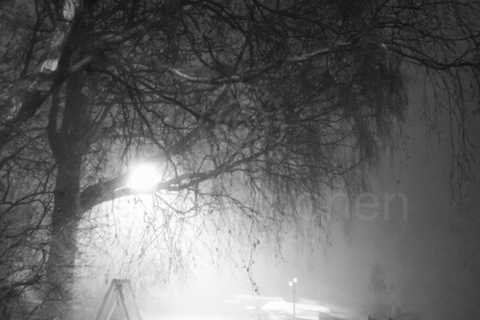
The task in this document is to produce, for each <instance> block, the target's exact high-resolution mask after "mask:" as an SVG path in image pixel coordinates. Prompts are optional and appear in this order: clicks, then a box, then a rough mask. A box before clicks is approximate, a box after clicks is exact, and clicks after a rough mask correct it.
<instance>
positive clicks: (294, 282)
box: [288, 277, 298, 320]
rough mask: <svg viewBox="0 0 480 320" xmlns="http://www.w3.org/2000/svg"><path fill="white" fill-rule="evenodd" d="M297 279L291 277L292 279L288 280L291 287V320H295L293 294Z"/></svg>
mask: <svg viewBox="0 0 480 320" xmlns="http://www.w3.org/2000/svg"><path fill="white" fill-rule="evenodd" d="M297 283H298V279H297V277H293V279H292V280H290V281H288V286H289V287H290V288H291V289H292V320H295V294H296V288H297Z"/></svg>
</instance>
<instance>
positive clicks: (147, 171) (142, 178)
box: [126, 162, 160, 192]
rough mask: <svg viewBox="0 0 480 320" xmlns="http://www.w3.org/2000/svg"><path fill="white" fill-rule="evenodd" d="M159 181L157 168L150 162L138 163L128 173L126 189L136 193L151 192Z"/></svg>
mask: <svg viewBox="0 0 480 320" xmlns="http://www.w3.org/2000/svg"><path fill="white" fill-rule="evenodd" d="M159 181H160V172H159V170H158V167H157V166H156V165H155V164H153V163H150V162H143V163H138V164H136V165H134V166H132V168H131V169H130V171H129V174H128V177H127V184H126V187H127V188H130V189H132V190H134V191H136V192H151V191H154V190H155V187H156V186H157V184H158V182H159Z"/></svg>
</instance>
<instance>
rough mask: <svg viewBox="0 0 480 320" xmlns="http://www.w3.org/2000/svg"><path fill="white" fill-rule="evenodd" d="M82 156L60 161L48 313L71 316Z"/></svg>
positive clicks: (55, 315) (48, 291) (62, 316)
mask: <svg viewBox="0 0 480 320" xmlns="http://www.w3.org/2000/svg"><path fill="white" fill-rule="evenodd" d="M80 168H81V158H79V157H78V156H76V157H71V158H70V159H67V160H65V163H61V164H58V173H57V179H56V191H55V207H54V211H53V213H52V222H51V239H50V251H49V258H48V263H47V288H46V289H47V292H46V293H47V294H46V301H45V303H46V305H45V310H46V315H47V316H48V318H50V319H53V317H52V316H54V317H56V318H58V319H69V318H70V313H71V310H70V308H71V306H72V298H73V296H72V289H73V281H74V266H75V254H76V252H77V250H76V233H77V226H78V220H79V215H80V212H79V189H80V184H79V181H80Z"/></svg>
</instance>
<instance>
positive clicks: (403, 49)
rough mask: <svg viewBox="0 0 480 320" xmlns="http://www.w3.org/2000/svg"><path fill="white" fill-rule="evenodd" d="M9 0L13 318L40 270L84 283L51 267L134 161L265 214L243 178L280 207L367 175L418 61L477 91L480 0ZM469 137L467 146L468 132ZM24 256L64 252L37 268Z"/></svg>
mask: <svg viewBox="0 0 480 320" xmlns="http://www.w3.org/2000/svg"><path fill="white" fill-rule="evenodd" d="M0 6H1V13H0V17H1V19H0V21H1V22H0V28H1V30H2V31H1V33H0V41H1V46H0V57H1V58H0V71H1V75H0V88H1V91H0V110H1V111H0V112H1V114H0V150H1V158H0V176H1V178H0V193H1V196H2V202H1V204H0V206H1V216H0V225H1V227H2V228H4V230H8V231H6V232H3V231H2V232H1V237H2V240H1V246H0V247H1V250H2V253H5V254H3V255H2V256H1V257H2V258H1V259H2V260H1V261H2V262H1V265H0V287H1V288H2V289H1V292H0V299H1V300H2V301H5V303H3V302H2V309H1V310H0V311H1V312H3V313H4V315H5V316H6V317H7V316H11V315H10V313H9V312H11V310H10V309H9V307H8V306H9V305H11V304H10V303H11V302H12V301H18V295H19V294H20V293H21V291H22V290H25V289H26V288H27V287H28V286H30V285H36V284H38V283H40V280H42V281H43V280H44V279H48V282H50V283H53V288H54V291H55V290H56V291H58V292H57V293H56V297H57V298H58V297H61V298H64V297H66V296H68V291H69V290H68V284H64V283H66V282H65V279H67V278H68V277H69V275H70V273H69V272H68V271H66V270H63V269H67V268H62V267H58V268H54V267H53V265H54V264H55V265H58V263H59V262H62V263H60V265H62V264H63V265H69V264H72V263H73V262H72V261H73V260H74V256H75V230H76V228H77V222H78V220H79V219H80V218H81V216H82V214H83V213H84V212H85V211H88V210H89V209H91V208H92V207H94V206H95V205H97V204H100V203H102V202H104V201H108V200H112V199H115V198H117V197H120V196H125V195H128V194H131V193H133V190H130V189H128V188H125V187H124V186H125V177H126V176H125V173H126V168H127V167H128V165H129V162H130V161H132V160H135V159H147V160H150V161H155V162H158V163H161V164H162V166H163V167H164V170H165V175H164V180H163V181H161V182H159V184H158V186H157V187H158V188H157V189H158V190H161V189H163V190H169V191H178V192H182V193H185V194H189V195H191V196H192V197H194V198H195V199H198V201H199V202H202V203H203V204H205V205H211V206H212V208H216V207H215V206H214V205H213V203H217V204H218V203H219V202H222V203H223V204H224V205H225V204H228V205H229V206H233V207H236V208H238V209H240V211H243V212H245V213H248V215H251V216H253V217H256V216H257V217H256V218H261V217H260V216H261V215H262V212H261V210H255V206H254V205H252V199H251V198H249V197H245V195H239V194H238V193H237V192H236V190H237V188H238V187H239V185H243V186H247V187H248V188H247V189H248V190H249V192H250V194H252V197H256V199H257V200H258V199H261V200H262V201H265V202H266V203H268V204H271V205H272V206H273V207H274V209H275V210H277V213H278V214H277V215H275V217H276V218H275V219H278V220H279V221H281V220H282V219H285V215H284V214H283V213H284V212H285V211H287V208H289V209H291V210H293V209H294V207H295V206H294V205H292V202H293V203H294V202H295V201H294V199H296V198H297V197H300V196H301V197H306V196H308V198H309V199H310V200H311V201H312V203H315V204H319V205H321V203H322V195H323V192H324V191H325V190H328V189H331V188H352V186H354V185H357V184H358V183H360V182H361V179H360V180H359V178H358V177H359V176H360V175H359V172H362V170H361V169H362V168H363V167H364V165H365V164H368V163H371V162H372V161H374V160H375V159H376V157H377V156H378V155H379V152H380V150H381V148H382V147H385V146H388V145H391V143H392V138H394V137H395V131H396V130H397V129H398V128H400V124H401V121H402V119H403V117H404V114H405V108H406V105H407V99H406V90H405V84H404V79H405V76H406V75H412V74H413V73H419V72H425V71H426V70H428V75H429V76H431V77H432V79H436V81H438V83H442V84H443V85H444V86H445V87H449V88H455V90H456V91H455V93H452V94H451V95H450V96H453V95H455V97H458V96H463V95H465V96H466V95H469V94H473V95H476V94H477V92H478V82H477V76H478V73H479V47H478V44H479V41H480V26H479V23H478V17H480V15H479V13H480V5H479V4H478V3H476V2H474V1H413V0H391V1H389V0H386V1H377V0H364V1H348V0H342V1H330V0H327V1H318V0H302V1H293V0H292V1H287V0H285V1H283V0H282V1H280V0H277V1H274V0H272V1H268V0H265V1H263V0H248V1H247V0H245V1H240V0H236V1H235V0H230V1H215V0H198V1H180V0H178V1H174V0H171V1H168V0H166V1H113V0H108V1H92V0H90V1H87V0H84V1H81V0H67V1H44V0H36V1H31V2H29V1H4V2H3V3H2V4H0ZM412 70H413V72H412ZM467 84H468V85H470V86H467ZM433 87H435V86H433ZM435 88H437V87H435ZM441 88H444V87H441ZM442 97H444V96H442ZM462 102H463V101H462V100H461V99H457V100H456V101H454V103H452V104H450V105H448V107H447V108H448V110H449V112H450V114H453V117H454V118H455V119H457V120H458V119H460V121H459V122H457V124H456V125H455V126H456V128H458V130H460V132H463V131H462V130H464V129H465V128H466V127H468V125H466V123H465V121H464V122H462V119H464V118H462V117H465V115H467V114H468V112H470V111H469V110H468V109H467V108H465V104H463V103H462ZM460 137H461V139H460V146H461V148H462V149H461V150H464V151H462V152H467V151H468V148H469V146H468V138H467V135H460ZM466 154H467V153H465V154H463V153H462V155H466ZM466 158H467V156H465V158H464V159H466ZM467 160H468V159H467ZM467 162H468V161H467ZM247 193H248V192H247ZM282 212H283V213H282ZM314 214H318V215H320V213H319V212H316V213H314ZM12 219H23V220H24V221H22V222H18V221H16V220H15V221H12ZM3 226H5V227H3ZM2 230H3V229H2ZM47 231H48V233H45V232H47ZM46 239H49V240H46ZM59 243H61V244H62V245H59ZM37 249H38V250H37ZM26 251H32V252H34V254H33V253H32V254H30V253H29V254H27V253H26ZM47 252H49V253H48V254H47ZM26 256H28V257H29V259H33V260H34V261H46V260H47V259H48V261H49V263H48V264H47V265H46V267H45V268H44V267H43V266H44V265H45V264H43V263H37V265H38V266H39V267H38V268H37V267H35V266H32V264H31V263H30V261H27V260H28V259H26V258H25V257H26ZM4 257H5V258H4ZM17 259H19V261H18V263H15V264H13V263H11V261H16V260H17ZM72 259H73V260H72ZM3 261H6V262H5V263H4V262H3ZM14 265H15V266H19V268H17V269H16V268H14V267H13V266H14ZM49 266H50V267H49ZM22 268H24V269H25V270H23V269H22ZM17 274H21V275H22V276H21V277H16V276H15V275H17ZM17 279H20V280H17ZM59 287H60V289H59ZM9 299H10V300H9ZM49 310H53V309H49ZM51 312H54V311H51ZM60 312H61V313H62V312H65V311H60Z"/></svg>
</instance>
